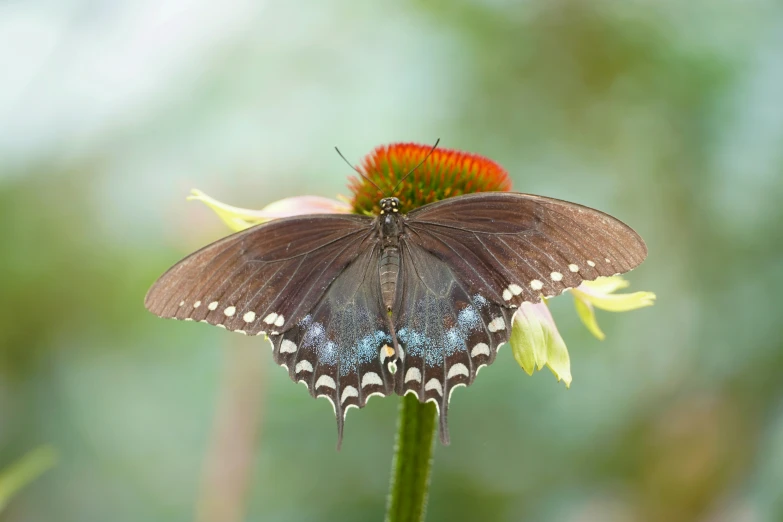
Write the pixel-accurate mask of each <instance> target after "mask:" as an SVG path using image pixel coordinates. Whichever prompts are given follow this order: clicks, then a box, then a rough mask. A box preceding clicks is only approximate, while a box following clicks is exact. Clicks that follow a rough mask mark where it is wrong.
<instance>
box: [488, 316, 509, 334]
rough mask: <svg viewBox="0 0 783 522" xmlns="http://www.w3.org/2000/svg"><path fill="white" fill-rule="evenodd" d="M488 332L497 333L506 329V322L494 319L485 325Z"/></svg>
mask: <svg viewBox="0 0 783 522" xmlns="http://www.w3.org/2000/svg"><path fill="white" fill-rule="evenodd" d="M487 328H489V331H490V332H493V333H494V332H498V331H500V330H505V329H506V321H505V320H504V319H503V318H502V317H495V318H494V319H492V320H491V321H490V322H489V324H488V325H487Z"/></svg>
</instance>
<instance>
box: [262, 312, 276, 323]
mask: <svg viewBox="0 0 783 522" xmlns="http://www.w3.org/2000/svg"><path fill="white" fill-rule="evenodd" d="M275 319H277V314H275V313H271V314H269V315H267V316H266V317H264V322H265V323H266V324H272V323H274V322H275Z"/></svg>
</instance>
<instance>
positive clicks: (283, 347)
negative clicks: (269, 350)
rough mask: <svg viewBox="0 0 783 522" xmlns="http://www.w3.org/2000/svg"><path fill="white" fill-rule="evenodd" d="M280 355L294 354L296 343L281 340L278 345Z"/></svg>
mask: <svg viewBox="0 0 783 522" xmlns="http://www.w3.org/2000/svg"><path fill="white" fill-rule="evenodd" d="M280 353H296V343H294V342H293V341H291V340H290V339H283V342H281V343H280Z"/></svg>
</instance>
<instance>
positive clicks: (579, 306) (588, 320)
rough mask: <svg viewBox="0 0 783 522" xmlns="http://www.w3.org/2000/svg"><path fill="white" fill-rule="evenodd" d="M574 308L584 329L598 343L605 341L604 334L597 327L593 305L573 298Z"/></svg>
mask: <svg viewBox="0 0 783 522" xmlns="http://www.w3.org/2000/svg"><path fill="white" fill-rule="evenodd" d="M574 306H575V307H576V313H577V315H578V316H579V319H581V320H582V324H583V325H585V328H587V329H588V330H589V331H590V333H591V334H593V335H594V336H595V337H596V338H597V339H598V340H599V341H603V340H604V339H606V334H605V333H604V332H603V331H601V328H600V327H599V326H598V321H596V319H595V309H594V308H593V305H591V304H590V303H588V302H586V301H583V300H582V299H579V298H577V297H575V298H574Z"/></svg>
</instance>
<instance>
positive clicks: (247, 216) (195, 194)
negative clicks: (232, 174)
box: [188, 189, 264, 232]
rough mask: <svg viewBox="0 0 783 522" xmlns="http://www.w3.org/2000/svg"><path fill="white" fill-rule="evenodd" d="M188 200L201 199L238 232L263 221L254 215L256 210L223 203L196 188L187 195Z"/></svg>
mask: <svg viewBox="0 0 783 522" xmlns="http://www.w3.org/2000/svg"><path fill="white" fill-rule="evenodd" d="M188 200H189V201H202V202H203V203H204V204H206V205H207V206H208V207H209V208H211V209H212V210H214V211H215V213H216V214H217V215H218V217H219V218H220V219H222V220H223V222H224V223H225V224H226V225H228V227H229V228H230V229H231V230H233V231H234V232H239V231H240V230H244V229H246V228H249V227H252V226H253V225H257V224H259V223H262V222H263V221H264V220H262V219H259V218H258V216H257V215H256V212H257V211H254V210H250V209H246V208H239V207H232V206H231V205H226V204H225V203H221V202H220V201H218V200H216V199H214V198H211V197H209V196H207V195H206V194H204V193H203V192H201V191H200V190H198V189H193V190H191V195H190V196H188Z"/></svg>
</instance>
